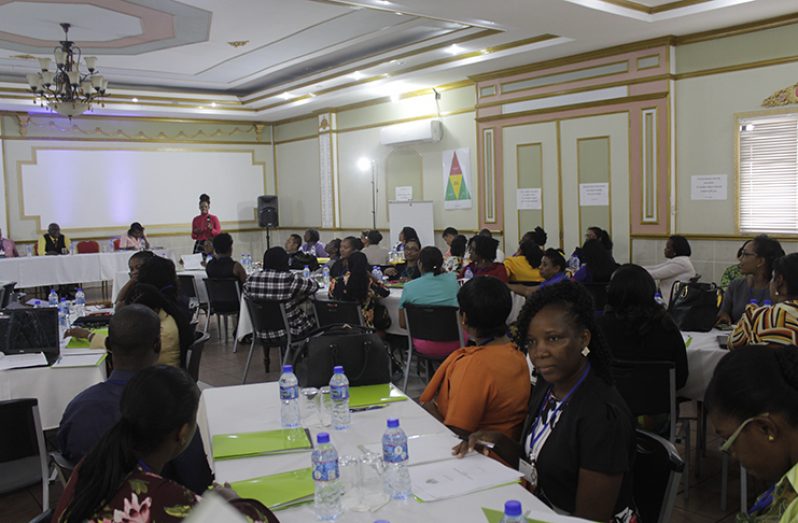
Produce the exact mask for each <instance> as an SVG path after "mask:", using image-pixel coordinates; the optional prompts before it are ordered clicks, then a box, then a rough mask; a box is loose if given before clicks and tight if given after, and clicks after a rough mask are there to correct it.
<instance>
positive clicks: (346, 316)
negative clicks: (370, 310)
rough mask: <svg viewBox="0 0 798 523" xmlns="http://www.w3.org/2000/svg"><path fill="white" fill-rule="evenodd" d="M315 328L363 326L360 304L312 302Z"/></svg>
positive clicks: (351, 302) (326, 301)
mask: <svg viewBox="0 0 798 523" xmlns="http://www.w3.org/2000/svg"><path fill="white" fill-rule="evenodd" d="M313 312H314V313H315V315H316V326H318V327H326V326H328V325H335V324H339V323H348V324H349V325H361V326H363V313H362V312H361V310H360V304H359V303H357V302H354V301H337V300H319V299H314V300H313Z"/></svg>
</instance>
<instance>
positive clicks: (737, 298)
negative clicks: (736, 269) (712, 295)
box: [717, 234, 784, 324]
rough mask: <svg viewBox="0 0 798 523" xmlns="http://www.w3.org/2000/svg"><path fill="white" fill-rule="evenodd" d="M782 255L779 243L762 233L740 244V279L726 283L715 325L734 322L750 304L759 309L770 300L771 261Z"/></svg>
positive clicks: (782, 250) (782, 251)
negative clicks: (727, 285) (741, 246)
mask: <svg viewBox="0 0 798 523" xmlns="http://www.w3.org/2000/svg"><path fill="white" fill-rule="evenodd" d="M781 256H784V249H782V248H781V244H780V243H779V242H778V241H777V240H774V239H773V238H770V237H768V236H767V235H765V234H762V235H760V236H757V237H756V238H754V239H753V240H751V241H749V242H747V243H746V244H745V245H743V248H742V249H741V250H740V256H739V260H740V272H742V274H743V277H742V278H738V279H736V280H734V281H733V282H731V283H730V284H729V288H728V289H727V290H726V294H725V295H724V297H723V303H722V304H721V306H720V312H719V313H718V320H717V323H718V324H730V323H737V322H738V321H739V320H740V318H741V317H742V315H743V312H745V308H746V307H747V306H748V305H749V304H754V305H757V306H759V305H766V303H765V301H771V297H770V278H771V276H772V275H773V262H774V261H775V260H776V258H779V257H781Z"/></svg>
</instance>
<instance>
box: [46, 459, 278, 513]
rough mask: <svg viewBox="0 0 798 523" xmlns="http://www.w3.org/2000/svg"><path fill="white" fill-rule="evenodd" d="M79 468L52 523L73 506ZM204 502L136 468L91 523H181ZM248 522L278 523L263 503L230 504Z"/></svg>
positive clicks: (59, 504)
mask: <svg viewBox="0 0 798 523" xmlns="http://www.w3.org/2000/svg"><path fill="white" fill-rule="evenodd" d="M79 470H80V468H79V467H78V468H77V469H75V471H74V472H73V473H72V476H71V477H70V478H69V483H68V484H67V486H66V490H65V491H64V494H63V495H62V496H61V499H60V500H59V501H58V508H56V510H55V513H54V516H53V520H52V521H53V522H58V521H61V518H62V516H65V515H66V514H64V512H65V511H66V509H67V508H68V506H69V503H71V502H72V499H73V497H74V495H75V486H76V485H77V480H78V473H79ZM201 499H202V498H201V497H200V496H197V495H196V494H194V493H193V492H192V491H190V490H189V489H187V488H186V487H184V486H182V485H180V484H178V483H175V482H174V481H172V480H169V479H166V478H162V477H161V476H159V475H157V474H153V473H152V472H145V471H144V470H142V469H141V468H138V467H137V468H136V469H135V470H134V471H133V472H131V473H130V475H129V476H128V477H127V478H126V479H125V480H124V481H123V482H122V485H121V487H120V488H119V490H118V491H117V492H116V495H115V496H114V497H113V499H111V501H110V502H108V503H107V504H105V505H104V506H103V507H102V509H100V510H98V511H97V512H96V513H95V514H94V516H93V517H91V518H89V520H88V521H89V522H90V523H112V522H120V521H121V522H125V523H169V522H172V523H174V522H179V521H182V520H183V519H184V518H185V517H186V516H188V514H189V512H191V509H192V508H193V506H194V505H196V504H197V503H199V501H200V500H201ZM230 503H231V504H232V505H233V507H234V508H235V509H236V510H238V511H239V512H241V514H242V515H243V516H244V517H246V519H247V520H248V521H252V522H264V523H265V522H269V523H278V520H277V518H276V517H275V516H274V514H272V513H271V511H270V510H269V509H267V508H266V507H265V506H264V505H263V504H262V503H261V502H259V501H255V500H252V499H235V500H232V501H230Z"/></svg>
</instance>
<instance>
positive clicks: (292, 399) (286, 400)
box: [280, 365, 299, 428]
mask: <svg viewBox="0 0 798 523" xmlns="http://www.w3.org/2000/svg"><path fill="white" fill-rule="evenodd" d="M280 423H281V424H282V426H283V428H293V427H298V426H299V381H298V380H297V379H296V375H295V374H294V366H293V365H283V373H282V374H281V375H280Z"/></svg>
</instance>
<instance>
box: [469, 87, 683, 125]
mask: <svg viewBox="0 0 798 523" xmlns="http://www.w3.org/2000/svg"><path fill="white" fill-rule="evenodd" d="M667 96H668V93H667V92H665V93H650V94H641V95H637V96H627V97H624V98H612V99H610V100H598V101H595V102H585V103H580V104H571V105H560V106H558V107H547V108H545V109H536V110H534V111H524V112H519V113H508V114H497V115H491V116H483V117H477V122H480V123H483V122H493V121H497V120H509V119H513V118H524V117H527V116H535V115H539V114H548V113H559V112H566V111H575V110H578V109H590V108H593V107H606V106H611V105H621V104H630V103H634V102H642V101H647V100H659V99H660V98H665V97H667ZM617 112H623V111H612V113H617ZM612 113H608V114H612ZM584 116H586V115H580V116H579V118H582V117H584ZM587 116H593V115H587ZM558 119H559V120H565V119H567V118H563V117H560V118H558ZM526 123H539V122H526ZM524 125H525V124H524Z"/></svg>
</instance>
